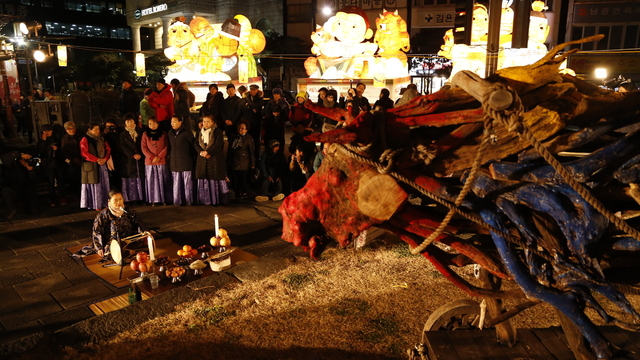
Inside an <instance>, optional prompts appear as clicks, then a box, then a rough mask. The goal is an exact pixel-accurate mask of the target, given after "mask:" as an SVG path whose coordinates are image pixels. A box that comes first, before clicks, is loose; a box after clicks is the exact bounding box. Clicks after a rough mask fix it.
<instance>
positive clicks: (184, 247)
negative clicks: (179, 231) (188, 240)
mask: <svg viewBox="0 0 640 360" xmlns="http://www.w3.org/2000/svg"><path fill="white" fill-rule="evenodd" d="M182 250H184V251H187V252H188V251H191V245H185V246H183V247H182Z"/></svg>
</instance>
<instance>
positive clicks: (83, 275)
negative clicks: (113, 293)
mask: <svg viewBox="0 0 640 360" xmlns="http://www.w3.org/2000/svg"><path fill="white" fill-rule="evenodd" d="M62 273H63V274H64V276H66V277H67V279H69V281H71V282H72V283H73V284H74V285H79V284H84V283H87V282H90V281H93V280H96V279H97V278H98V277H97V275H95V274H94V273H92V272H91V271H89V270H87V269H86V268H84V267H83V268H82V269H69V270H67V271H63V272H62Z"/></svg>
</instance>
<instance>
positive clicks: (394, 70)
mask: <svg viewBox="0 0 640 360" xmlns="http://www.w3.org/2000/svg"><path fill="white" fill-rule="evenodd" d="M409 38H410V37H409V33H408V32H407V23H406V22H405V21H404V19H402V18H401V17H400V16H399V15H398V10H396V11H395V12H391V11H386V10H384V11H383V14H380V18H376V35H375V37H374V42H375V43H376V44H378V53H377V57H380V58H381V60H382V61H376V65H377V67H378V69H377V70H378V71H377V72H378V73H379V74H384V76H386V77H391V78H396V77H402V76H407V75H408V72H407V55H406V54H405V53H404V52H405V51H409V49H410V47H411V46H410V44H409ZM363 75H364V76H367V74H363ZM374 77H375V74H374Z"/></svg>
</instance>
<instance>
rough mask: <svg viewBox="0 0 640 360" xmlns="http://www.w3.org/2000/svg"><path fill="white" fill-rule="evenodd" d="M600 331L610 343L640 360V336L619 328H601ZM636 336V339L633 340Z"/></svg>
mask: <svg viewBox="0 0 640 360" xmlns="http://www.w3.org/2000/svg"><path fill="white" fill-rule="evenodd" d="M598 330H600V331H601V332H602V334H603V335H604V337H605V338H607V340H609V342H610V343H612V344H613V345H615V346H617V347H619V348H621V349H622V350H624V351H628V352H630V353H632V354H635V355H636V356H637V357H638V358H640V334H638V333H634V332H632V331H628V330H623V329H620V328H619V327H617V326H599V327H598ZM634 335H635V336H636V339H633V337H634Z"/></svg>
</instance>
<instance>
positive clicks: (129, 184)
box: [122, 178, 144, 202]
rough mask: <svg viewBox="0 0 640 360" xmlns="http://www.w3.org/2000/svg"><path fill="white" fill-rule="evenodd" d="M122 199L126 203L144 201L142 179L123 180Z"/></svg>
mask: <svg viewBox="0 0 640 360" xmlns="http://www.w3.org/2000/svg"><path fill="white" fill-rule="evenodd" d="M122 197H123V198H124V201H125V202H128V201H140V200H144V192H143V191H142V179H140V178H122Z"/></svg>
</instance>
